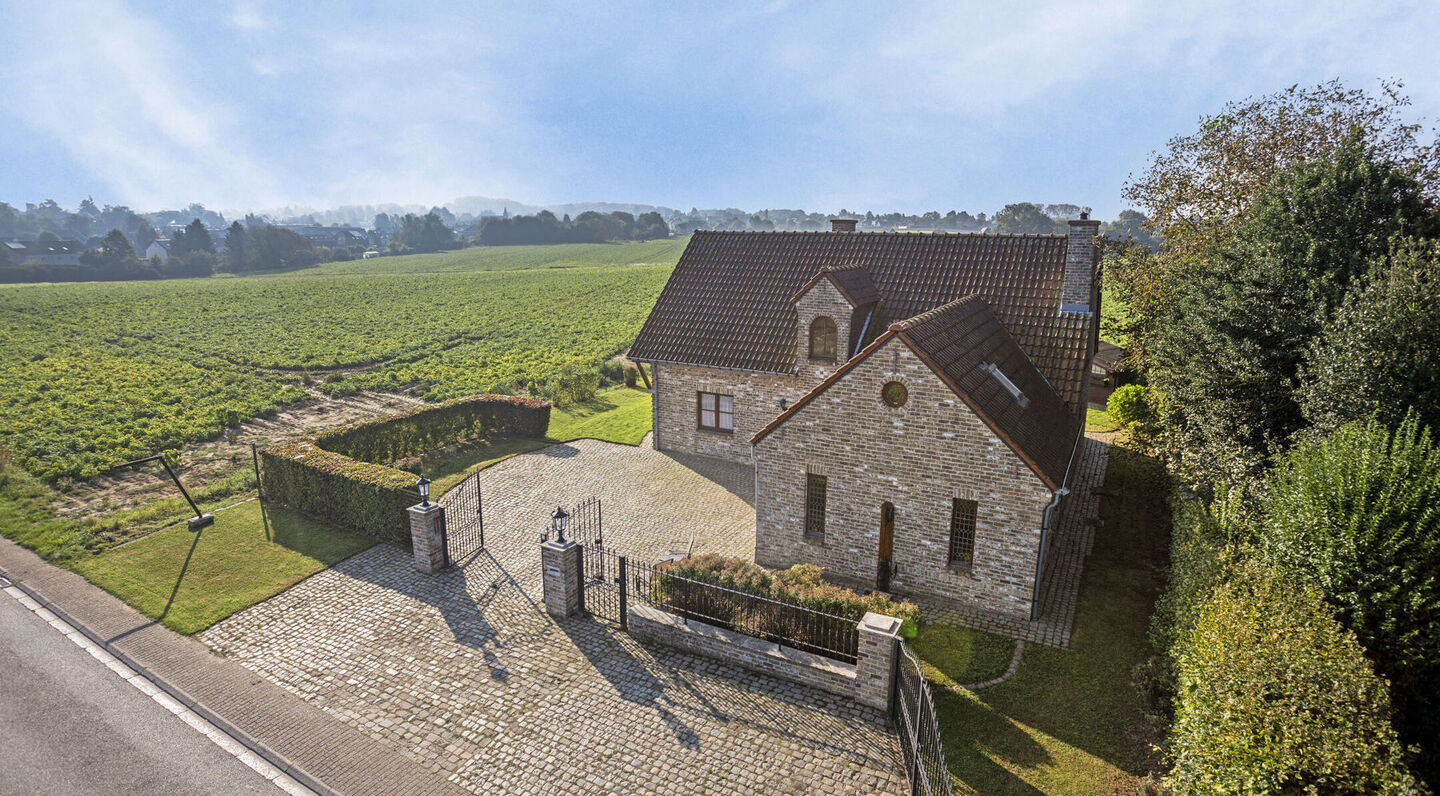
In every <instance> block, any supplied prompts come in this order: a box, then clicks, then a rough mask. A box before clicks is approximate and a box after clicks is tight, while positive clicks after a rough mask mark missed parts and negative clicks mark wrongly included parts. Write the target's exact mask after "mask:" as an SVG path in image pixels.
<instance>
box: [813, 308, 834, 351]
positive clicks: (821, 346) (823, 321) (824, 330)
mask: <svg viewBox="0 0 1440 796" xmlns="http://www.w3.org/2000/svg"><path fill="white" fill-rule="evenodd" d="M810 358H811V359H816V360H822V361H825V362H834V361H835V322H834V321H832V320H830V319H829V318H827V317H825V316H824V315H821V316H820V317H818V318H816V319H815V320H813V321H811V322H810Z"/></svg>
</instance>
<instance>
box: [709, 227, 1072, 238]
mask: <svg viewBox="0 0 1440 796" xmlns="http://www.w3.org/2000/svg"><path fill="white" fill-rule="evenodd" d="M690 234H691V235H825V236H834V237H852V238H853V237H855V236H857V235H870V236H875V237H879V236H891V237H897V238H898V237H906V238H934V237H947V238H1017V239H1030V240H1034V239H1039V238H1052V239H1055V240H1068V239H1069V237H1070V236H1069V234H1067V233H1064V232H958V231H957V232H951V231H947V230H935V231H934V232H897V231H892V230H883V229H882V230H874V229H872V230H855V231H854V232H831V231H830V230H828V229H697V230H695V231H694V232H692V233H690Z"/></svg>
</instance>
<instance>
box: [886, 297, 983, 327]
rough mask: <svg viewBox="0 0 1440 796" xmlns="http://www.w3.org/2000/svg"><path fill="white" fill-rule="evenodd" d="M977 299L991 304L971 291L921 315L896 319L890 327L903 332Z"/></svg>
mask: <svg viewBox="0 0 1440 796" xmlns="http://www.w3.org/2000/svg"><path fill="white" fill-rule="evenodd" d="M977 301H978V302H980V303H981V304H984V305H985V306H987V307H988V306H990V305H989V302H987V301H985V299H984V298H982V297H981V296H980V294H979V293H971V294H970V295H968V296H962V297H961V298H958V299H955V300H954V301H951V302H949V303H946V304H941V305H940V306H938V307H932V308H930V309H928V310H925V311H924V312H922V313H920V314H919V315H914V316H911V317H909V318H906V319H904V320H900V321H895V322H894V323H892V324H890V326H889V327H888V328H889V330H890V331H892V332H903V331H906V330H907V329H914V328H915V327H917V326H921V325H923V324H926V323H929V322H930V321H933V320H935V319H936V318H939V317H940V316H942V315H945V314H947V313H949V312H950V311H952V310H955V309H959V308H960V307H963V306H965V305H966V304H970V303H973V302H977Z"/></svg>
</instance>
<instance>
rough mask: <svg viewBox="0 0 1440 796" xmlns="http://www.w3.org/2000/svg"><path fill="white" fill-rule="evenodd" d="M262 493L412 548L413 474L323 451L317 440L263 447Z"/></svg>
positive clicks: (351, 528) (414, 492)
mask: <svg viewBox="0 0 1440 796" xmlns="http://www.w3.org/2000/svg"><path fill="white" fill-rule="evenodd" d="M260 460H261V465H262V466H261V475H260V479H261V489H262V491H261V494H262V495H263V497H264V499H265V500H273V501H275V502H277V503H280V504H282V505H285V506H289V507H291V508H294V509H297V510H299V511H302V512H304V513H306V514H310V515H312V516H315V517H319V518H321V519H323V520H325V521H326V522H329V523H331V524H334V525H337V526H339V527H341V528H344V529H346V530H351V531H356V532H359V533H363V534H366V535H369V536H376V537H379V538H381V539H388V540H390V541H393V542H399V543H400V544H402V545H404V546H406V547H409V546H410V519H409V516H408V515H407V514H406V513H405V509H407V508H408V507H410V506H413V505H415V504H416V503H417V502H419V500H420V495H419V493H418V492H416V491H415V475H414V474H413V473H407V472H405V471H403V470H396V469H395V468H393V467H386V466H384V465H379V464H371V463H369V462H362V461H356V460H355V459H351V458H349V457H348V456H343V455H341V454H339V453H334V452H332V451H327V450H321V449H320V448H319V447H318V446H317V445H316V444H315V441H314V440H309V439H302V440H297V441H294V442H285V443H281V444H279V445H271V446H269V447H267V448H264V449H262V450H261V451H260Z"/></svg>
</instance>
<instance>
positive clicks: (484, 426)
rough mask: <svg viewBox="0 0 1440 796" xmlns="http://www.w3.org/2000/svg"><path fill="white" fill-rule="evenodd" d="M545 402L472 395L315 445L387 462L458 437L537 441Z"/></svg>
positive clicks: (546, 413) (544, 423) (355, 427)
mask: <svg viewBox="0 0 1440 796" xmlns="http://www.w3.org/2000/svg"><path fill="white" fill-rule="evenodd" d="M549 426H550V404H548V403H546V402H544V401H540V400H536V399H534V398H519V397H516V396H513V395H472V396H470V397H468V398H455V399H453V400H450V401H444V402H442V403H438V404H433V405H429V406H422V407H419V408H417V409H411V410H410V411H408V412H400V413H398V414H392V415H383V416H381V417H376V418H371V419H369V420H362V421H360V422H358V423H352V424H350V425H347V426H341V427H340V428H337V429H334V430H333V431H327V432H325V433H323V434H321V435H319V436H318V437H317V438H316V440H315V444H316V445H318V446H319V447H320V448H322V449H324V450H327V451H331V452H333V453H338V454H342V455H344V456H348V457H350V458H353V459H359V460H361V461H366V462H373V463H381V462H393V461H395V460H397V459H402V458H405V457H406V456H416V455H419V454H421V453H425V452H426V451H430V450H434V449H435V448H439V447H441V446H444V445H448V444H450V443H452V442H456V441H459V440H462V439H470V438H482V437H490V436H509V437H522V438H527V439H543V438H544V437H545V433H546V431H547V430H548V429H549Z"/></svg>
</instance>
